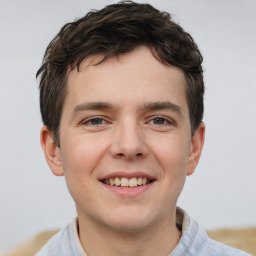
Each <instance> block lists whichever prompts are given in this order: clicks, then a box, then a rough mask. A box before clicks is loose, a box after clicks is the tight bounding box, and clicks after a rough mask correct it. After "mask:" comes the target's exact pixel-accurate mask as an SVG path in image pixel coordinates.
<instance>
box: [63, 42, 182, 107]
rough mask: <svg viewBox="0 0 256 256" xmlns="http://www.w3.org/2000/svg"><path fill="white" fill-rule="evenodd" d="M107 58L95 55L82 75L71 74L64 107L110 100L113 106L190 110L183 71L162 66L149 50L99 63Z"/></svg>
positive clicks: (77, 73) (142, 49)
mask: <svg viewBox="0 0 256 256" xmlns="http://www.w3.org/2000/svg"><path fill="white" fill-rule="evenodd" d="M103 57H104V56H102V55H95V56H91V57H89V58H87V59H85V60H84V61H83V62H82V64H81V67H80V69H79V72H78V71H77V70H72V71H71V72H70V73H69V75H68V79H67V97H66V100H65V103H64V106H65V105H67V103H70V101H71V102H72V104H73V105H74V104H81V103H83V102H82V101H85V102H86V101H100V102H104V101H108V102H111V103H112V104H113V105H115V104H120V105H125V104H132V105H136V104H137V103H138V104H141V103H143V101H150V102H156V101H157V102H160V101H165V102H166V101H170V102H172V103H174V104H177V105H183V108H187V103H186V93H185V85H186V81H185V77H184V74H183V72H182V70H180V69H179V68H177V67H174V66H170V65H164V64H162V63H160V62H159V61H158V60H157V59H156V58H155V57H154V56H153V55H152V53H151V51H150V50H149V49H148V48H147V47H139V48H136V49H135V50H134V51H132V52H129V53H126V54H123V55H120V56H115V57H111V58H109V59H107V60H104V61H103V62H102V63H100V64H98V63H99V62H100V61H101V60H102V58H103ZM68 105H70V104H68ZM73 107H74V106H73Z"/></svg>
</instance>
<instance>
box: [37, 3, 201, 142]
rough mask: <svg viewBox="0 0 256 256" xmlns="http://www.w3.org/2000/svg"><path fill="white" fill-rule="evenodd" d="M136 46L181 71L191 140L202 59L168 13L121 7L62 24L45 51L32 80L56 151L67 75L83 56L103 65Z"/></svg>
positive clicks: (196, 123)
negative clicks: (100, 56)
mask: <svg viewBox="0 0 256 256" xmlns="http://www.w3.org/2000/svg"><path fill="white" fill-rule="evenodd" d="M141 45H146V46H148V47H149V49H150V50H151V52H152V54H153V56H154V57H155V58H156V59H157V60H159V61H160V62H161V63H163V64H165V65H174V66H176V67H178V68H180V69H181V70H183V72H184V75H185V78H186V81H187V85H186V96H187V104H188V108H189V116H190V124H191V133H192V135H193V133H194V131H195V130H196V128H197V127H198V126H199V124H200V123H201V122H202V118H203V111H204V104H203V95H204V82H203V70H202V66H201V64H202V60H203V58H202V55H201V53H200V51H199V49H198V47H197V45H196V44H195V42H194V40H193V39H192V37H191V36H190V35H189V34H188V33H187V32H185V31H184V30H183V29H182V28H181V27H180V26H179V25H178V24H176V23H175V22H173V21H172V20H171V15H170V14H169V13H167V12H161V11H159V10H157V9H155V8H154V7H152V6H151V5H149V4H138V3H135V2H132V1H121V2H119V3H117V4H112V5H108V6H106V7H105V8H103V9H102V10H99V11H96V10H94V11H91V12H89V13H87V14H86V15H85V16H84V17H83V18H81V19H78V20H76V21H74V22H71V23H67V24H66V25H64V26H63V27H62V29H61V30H60V32H59V33H58V34H57V35H56V36H55V37H54V39H53V40H52V41H51V42H50V44H49V45H48V47H47V49H46V52H45V55H44V59H43V63H42V66H41V67H40V69H39V70H38V72H37V74H36V76H37V77H38V76H39V75H40V74H41V79H40V85H39V89H40V108H41V115H42V120H43V123H44V124H45V125H46V126H47V127H48V129H49V130H50V131H51V132H53V137H54V140H55V143H56V144H57V145H59V125H60V119H61V115H62V108H63V103H64V100H65V96H66V80H67V76H68V71H69V70H73V69H75V68H77V70H78V71H79V66H80V64H81V62H82V61H83V60H84V59H85V58H87V57H88V56H92V55H95V54H99V53H100V54H103V55H104V57H103V59H102V61H104V60H105V59H107V58H109V57H112V56H117V55H120V54H123V53H127V52H130V51H132V50H134V49H135V48H136V47H138V46H141ZM102 61H100V63H101V62H102ZM98 64H99V63H98Z"/></svg>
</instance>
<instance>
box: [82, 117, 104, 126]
mask: <svg viewBox="0 0 256 256" xmlns="http://www.w3.org/2000/svg"><path fill="white" fill-rule="evenodd" d="M106 123H107V122H106V121H105V120H104V119H102V118H99V117H96V118H91V119H89V120H85V121H84V122H82V124H83V125H93V126H97V125H101V124H106Z"/></svg>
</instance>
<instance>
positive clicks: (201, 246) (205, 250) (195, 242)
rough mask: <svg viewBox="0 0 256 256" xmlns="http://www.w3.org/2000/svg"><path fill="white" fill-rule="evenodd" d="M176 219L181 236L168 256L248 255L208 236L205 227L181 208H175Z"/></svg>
mask: <svg viewBox="0 0 256 256" xmlns="http://www.w3.org/2000/svg"><path fill="white" fill-rule="evenodd" d="M176 220H178V221H177V223H176V224H177V226H178V227H181V231H182V236H181V238H180V241H179V243H178V245H177V246H176V248H175V249H174V251H173V252H172V253H171V254H170V256H180V255H184V256H185V255H186V256H191V255H193V256H250V255H249V254H248V253H245V252H243V251H241V250H238V249H235V248H232V247H230V246H227V245H225V244H222V243H219V242H217V241H215V240H213V239H211V238H209V236H208V234H207V233H206V231H205V229H204V228H203V227H202V226H200V225H199V224H198V223H197V222H196V221H195V220H193V219H192V218H190V217H189V216H188V214H187V213H186V212H185V211H183V210H182V209H177V216H176Z"/></svg>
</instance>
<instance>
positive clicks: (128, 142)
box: [110, 122, 148, 160]
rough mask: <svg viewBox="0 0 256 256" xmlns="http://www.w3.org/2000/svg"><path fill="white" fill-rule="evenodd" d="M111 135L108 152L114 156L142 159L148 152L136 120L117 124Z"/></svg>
mask: <svg viewBox="0 0 256 256" xmlns="http://www.w3.org/2000/svg"><path fill="white" fill-rule="evenodd" d="M114 133H115V134H114V136H113V141H112V143H111V146H110V154H111V155H112V157H114V158H118V159H126V160H137V159H143V158H145V157H146V156H147V154H148V147H147V145H146V143H145V138H144V136H143V132H142V131H141V129H140V127H139V125H138V124H136V122H133V123H132V122H129V123H128V122H127V123H126V124H125V123H123V124H121V125H119V126H118V127H117V128H116V130H115V132H114Z"/></svg>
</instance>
